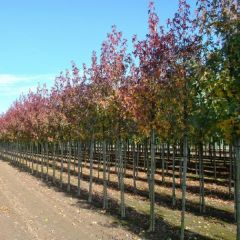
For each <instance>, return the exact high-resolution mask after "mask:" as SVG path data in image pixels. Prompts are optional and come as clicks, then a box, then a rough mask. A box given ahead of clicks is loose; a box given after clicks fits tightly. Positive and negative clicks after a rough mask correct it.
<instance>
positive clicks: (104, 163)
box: [102, 139, 108, 209]
mask: <svg viewBox="0 0 240 240" xmlns="http://www.w3.org/2000/svg"><path fill="white" fill-rule="evenodd" d="M102 151H103V209H107V207H108V199H107V173H106V171H107V169H106V161H107V159H106V158H107V156H106V155H107V154H106V140H105V139H104V140H103V145H102Z"/></svg>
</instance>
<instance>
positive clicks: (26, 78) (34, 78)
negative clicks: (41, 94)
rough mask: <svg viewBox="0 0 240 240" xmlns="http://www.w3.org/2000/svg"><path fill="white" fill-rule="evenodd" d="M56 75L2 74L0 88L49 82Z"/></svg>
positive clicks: (0, 75)
mask: <svg viewBox="0 0 240 240" xmlns="http://www.w3.org/2000/svg"><path fill="white" fill-rule="evenodd" d="M54 78H55V75H53V74H40V75H14V74H0V86H1V87H2V86H9V85H15V84H27V83H30V82H36V83H38V82H47V81H49V80H50V81H53V80H54Z"/></svg>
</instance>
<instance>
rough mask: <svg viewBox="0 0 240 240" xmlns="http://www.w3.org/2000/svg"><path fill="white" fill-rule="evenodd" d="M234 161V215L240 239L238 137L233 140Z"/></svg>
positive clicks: (239, 154) (239, 155)
mask: <svg viewBox="0 0 240 240" xmlns="http://www.w3.org/2000/svg"><path fill="white" fill-rule="evenodd" d="M235 155H236V157H235V161H236V174H235V177H236V179H235V187H236V217H237V238H236V239H237V240H240V137H237V139H236V141H235Z"/></svg>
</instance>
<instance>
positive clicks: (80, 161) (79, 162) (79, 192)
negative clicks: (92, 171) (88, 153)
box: [77, 142, 82, 196]
mask: <svg viewBox="0 0 240 240" xmlns="http://www.w3.org/2000/svg"><path fill="white" fill-rule="evenodd" d="M77 153H78V191H77V195H78V196H80V194H81V188H80V183H81V169H82V144H81V142H78V143H77Z"/></svg>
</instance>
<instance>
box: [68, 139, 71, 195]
mask: <svg viewBox="0 0 240 240" xmlns="http://www.w3.org/2000/svg"><path fill="white" fill-rule="evenodd" d="M70 167H71V142H68V161H67V169H68V183H67V191H68V192H70V190H71V186H70V182H71V177H70V173H71V169H70Z"/></svg>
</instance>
